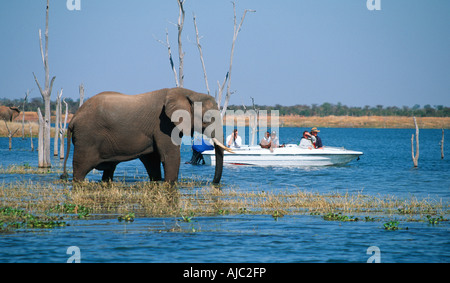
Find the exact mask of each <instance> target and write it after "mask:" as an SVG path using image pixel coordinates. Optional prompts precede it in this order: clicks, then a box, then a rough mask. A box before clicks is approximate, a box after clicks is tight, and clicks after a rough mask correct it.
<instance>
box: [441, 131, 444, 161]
mask: <svg viewBox="0 0 450 283" xmlns="http://www.w3.org/2000/svg"><path fill="white" fill-rule="evenodd" d="M441 159H444V129H442V140H441Z"/></svg>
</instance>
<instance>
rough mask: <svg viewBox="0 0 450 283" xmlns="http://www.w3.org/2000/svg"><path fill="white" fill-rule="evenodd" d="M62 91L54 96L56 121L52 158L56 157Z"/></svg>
mask: <svg viewBox="0 0 450 283" xmlns="http://www.w3.org/2000/svg"><path fill="white" fill-rule="evenodd" d="M62 94H63V89H61V91H60V92H59V93H58V94H57V96H56V113H55V114H56V115H55V116H56V119H55V137H54V142H53V146H54V148H53V156H58V139H59V126H60V124H61V96H62Z"/></svg>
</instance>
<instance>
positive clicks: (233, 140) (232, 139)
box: [227, 129, 242, 148]
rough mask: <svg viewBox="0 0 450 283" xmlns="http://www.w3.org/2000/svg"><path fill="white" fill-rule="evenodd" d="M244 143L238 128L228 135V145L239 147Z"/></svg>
mask: <svg viewBox="0 0 450 283" xmlns="http://www.w3.org/2000/svg"><path fill="white" fill-rule="evenodd" d="M241 145H242V139H241V137H240V136H238V130H237V129H234V131H233V133H232V134H231V135H229V136H228V137H227V146H228V147H233V148H239V147H241Z"/></svg>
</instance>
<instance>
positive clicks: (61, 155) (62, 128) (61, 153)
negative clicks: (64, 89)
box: [59, 99, 69, 159]
mask: <svg viewBox="0 0 450 283" xmlns="http://www.w3.org/2000/svg"><path fill="white" fill-rule="evenodd" d="M63 102H64V104H65V105H66V114H65V115H64V124H61V125H60V131H59V139H60V142H61V148H60V150H59V158H60V159H64V136H65V134H66V131H67V130H66V126H67V117H68V116H69V105H68V104H67V102H66V99H63ZM61 123H62V107H61ZM67 154H69V153H67Z"/></svg>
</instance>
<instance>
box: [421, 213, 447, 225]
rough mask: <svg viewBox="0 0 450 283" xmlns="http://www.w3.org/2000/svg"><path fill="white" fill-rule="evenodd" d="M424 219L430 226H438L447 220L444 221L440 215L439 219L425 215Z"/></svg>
mask: <svg viewBox="0 0 450 283" xmlns="http://www.w3.org/2000/svg"><path fill="white" fill-rule="evenodd" d="M426 218H427V220H428V223H430V224H432V225H434V224H439V223H440V222H442V221H448V219H444V217H443V216H442V215H440V216H439V217H432V216H431V215H427V216H426Z"/></svg>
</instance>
